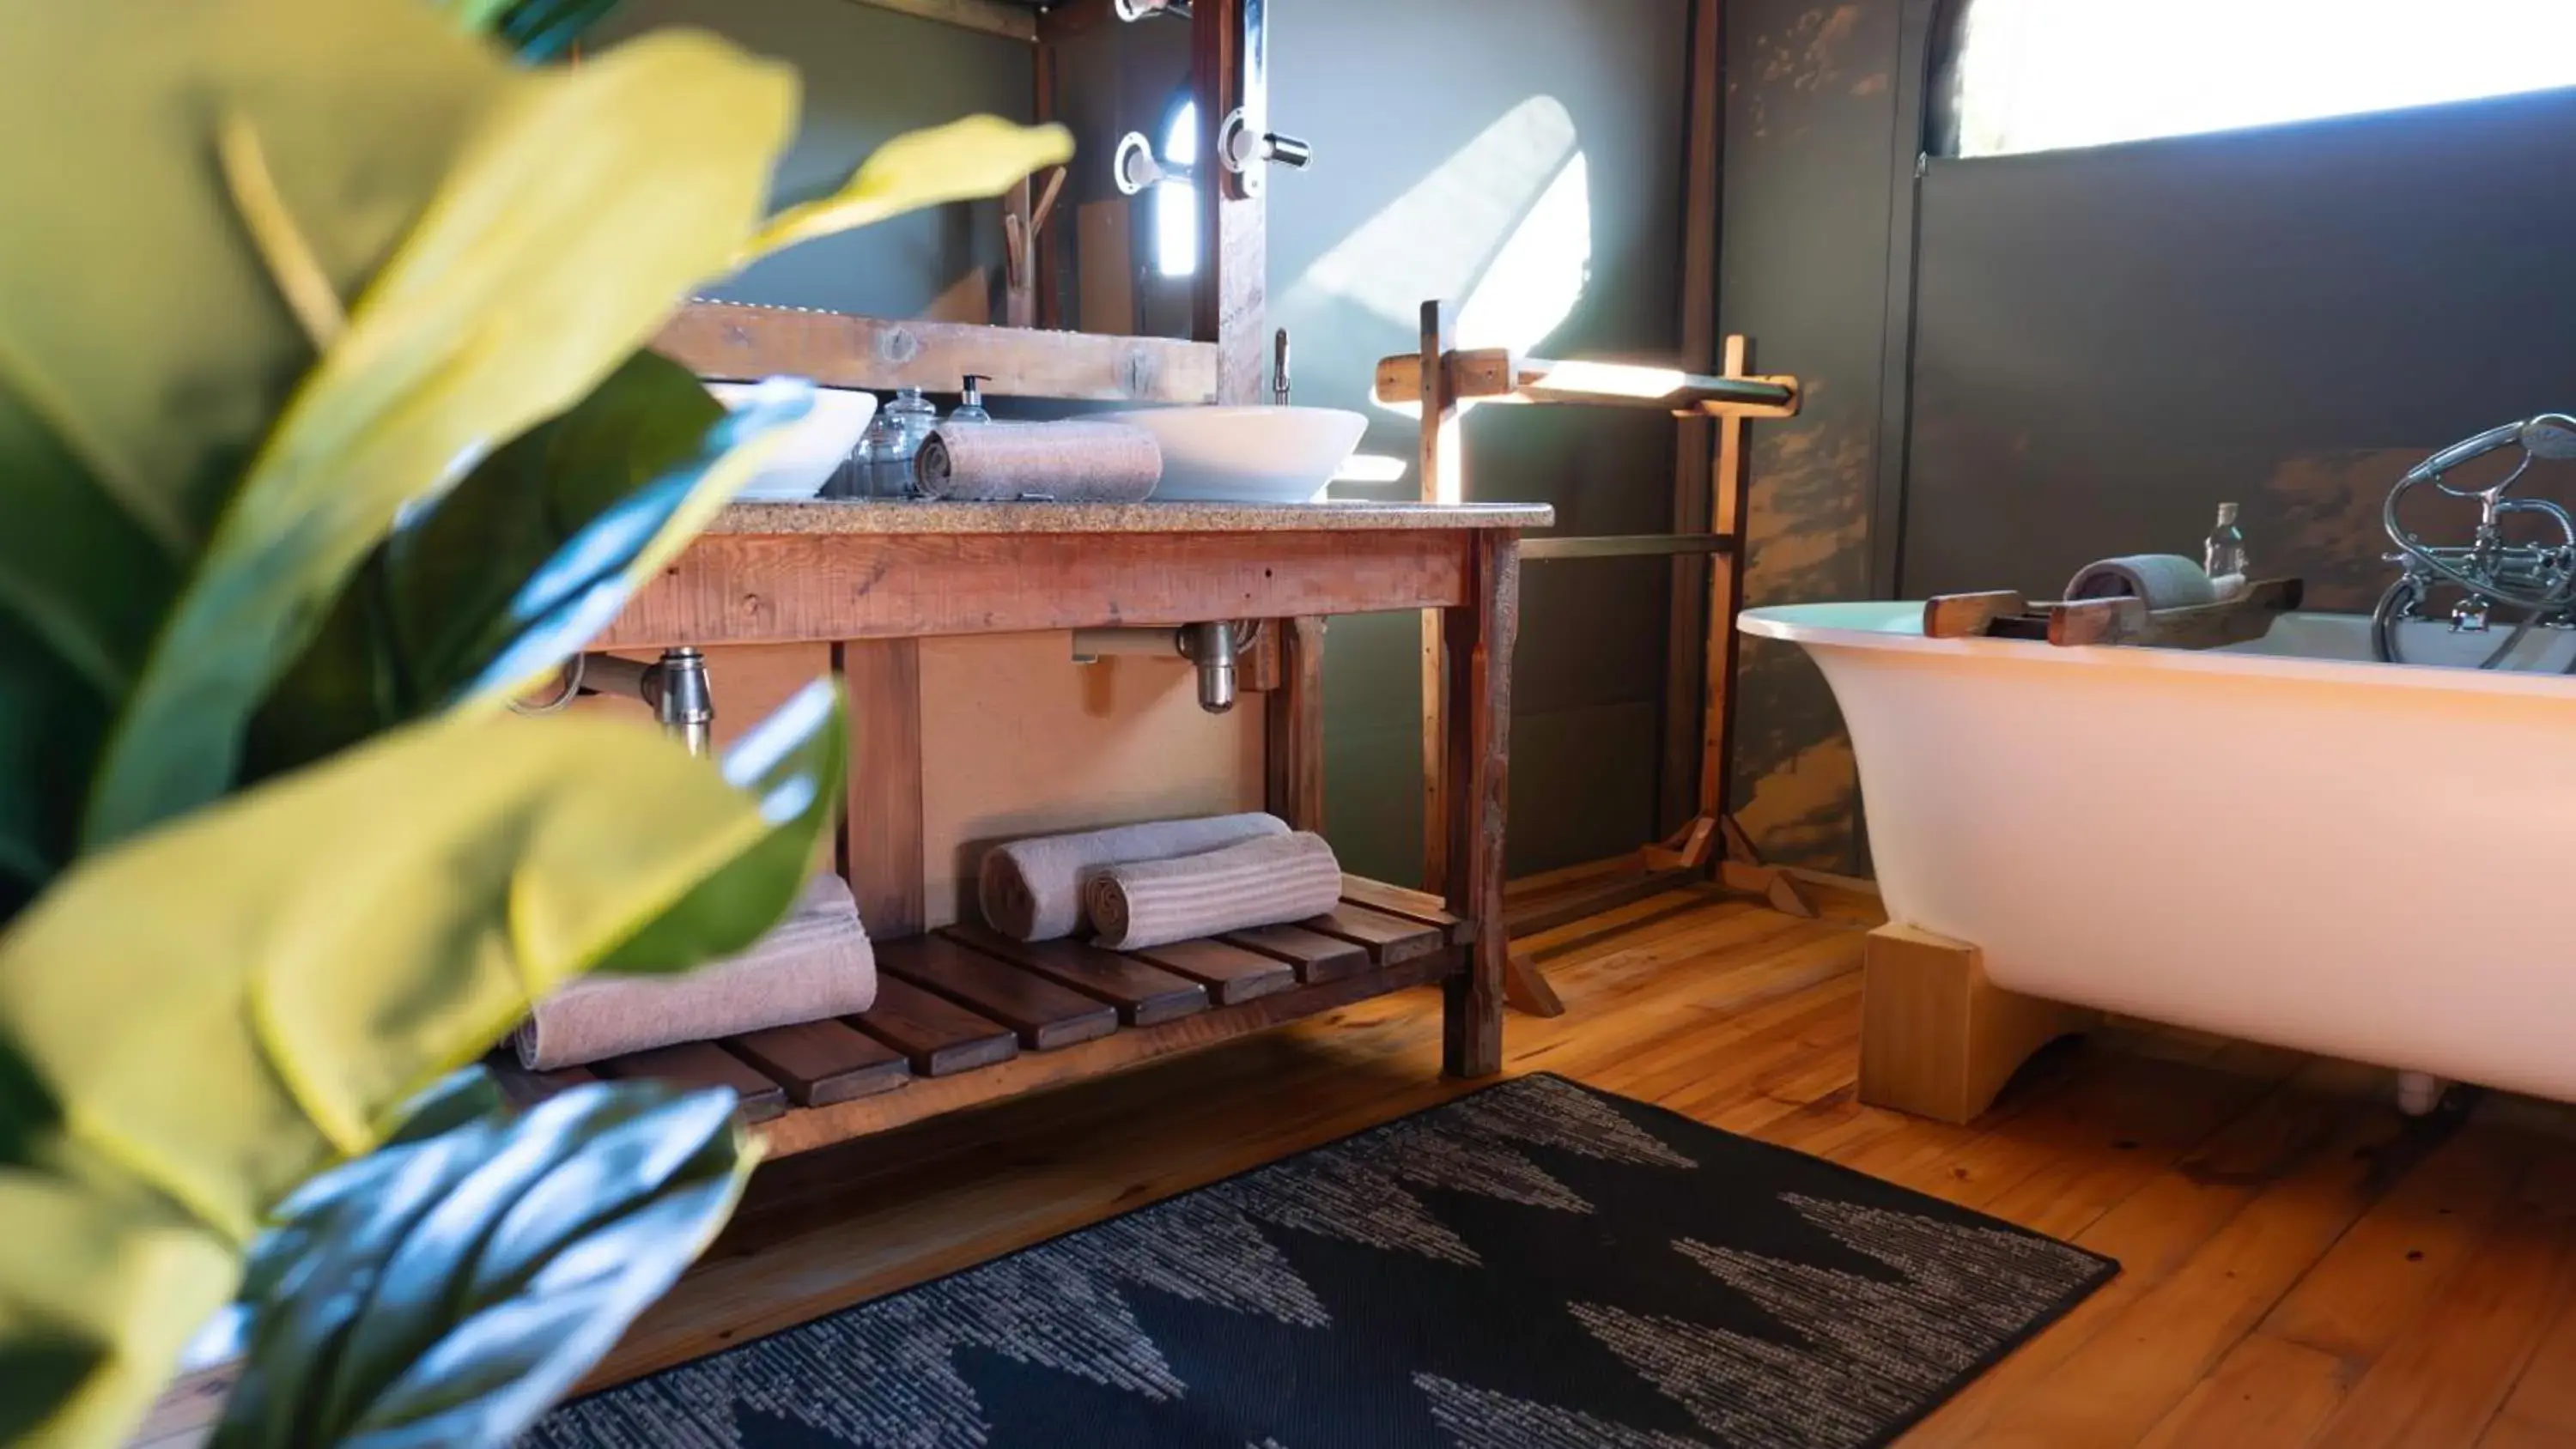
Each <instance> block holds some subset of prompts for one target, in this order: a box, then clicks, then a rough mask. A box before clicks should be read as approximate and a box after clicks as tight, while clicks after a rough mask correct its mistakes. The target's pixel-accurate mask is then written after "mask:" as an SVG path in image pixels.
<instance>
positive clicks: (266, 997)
mask: <svg viewBox="0 0 2576 1449" xmlns="http://www.w3.org/2000/svg"><path fill="white" fill-rule="evenodd" d="M606 8H607V6H606V5H605V4H599V3H587V0H515V3H508V4H490V3H480V0H436V3H424V0H194V3H191V4H189V5H184V6H167V5H158V4H149V3H145V0H83V3H80V4H61V3H58V0H0V34H6V35H8V36H9V42H8V44H7V45H6V46H0V133H5V134H7V135H9V136H10V137H11V138H12V143H11V145H10V146H8V147H6V148H0V216H6V217H8V218H9V222H8V224H7V225H5V226H0V506H5V517H6V525H5V527H0V1441H5V1442H9V1443H29V1444H40V1445H77V1446H107V1445H114V1444H116V1443H118V1442H120V1440H121V1439H122V1438H123V1437H124V1435H125V1434H126V1433H127V1432H128V1431H129V1430H130V1429H131V1428H132V1426H133V1425H134V1424H135V1423H136V1421H137V1420H138V1418H139V1416H140V1414H141V1412H142V1410H143V1408H144V1407H145V1406H146V1405H147V1404H148V1403H149V1401H150V1399H151V1397H152V1395H153V1394H154V1393H155V1392H156V1391H157V1390H158V1388H159V1387H160V1385H161V1384H162V1383H163V1382H164V1381H165V1380H166V1378H167V1377H168V1374H169V1372H170V1369H171V1366H172V1365H173V1363H174V1362H175V1360H176V1358H177V1355H178V1353H179V1351H180V1349H181V1347H182V1346H183V1344H184V1343H185V1342H186V1340H187V1339H188V1338H189V1336H190V1335H191V1334H192V1333H193V1332H194V1331H195V1330H196V1329H197V1328H198V1327H199V1326H200V1324H202V1323H203V1322H204V1321H205V1320H207V1318H208V1317H209V1316H210V1315H211V1314H213V1313H215V1312H216V1311H217V1310H218V1309H220V1308H222V1307H223V1306H224V1305H225V1304H227V1303H229V1302H232V1301H235V1300H236V1299H238V1300H239V1301H240V1303H241V1304H242V1305H243V1307H244V1308H245V1309H246V1310H247V1314H248V1318H247V1322H248V1330H247V1339H246V1342H247V1343H248V1345H249V1350H248V1355H247V1361H246V1369H245V1375H244V1378H243V1380H242V1384H241V1387H240V1389H239V1390H238V1391H237V1393H236V1394H235V1396H234V1399H233V1401H232V1403H231V1404H230V1406H229V1408H228V1413H227V1418H226V1420H225V1422H224V1425H223V1427H222V1429H221V1431H220V1434H219V1442H220V1443H223V1444H226V1445H243V1446H247V1445H296V1446H315V1445H333V1444H363V1445H370V1446H385V1449H390V1446H394V1445H471V1444H499V1443H505V1442H507V1441H508V1440H509V1439H510V1438H511V1437H512V1436H514V1435H515V1434H516V1433H517V1432H518V1430H519V1429H520V1428H522V1427H524V1425H525V1424H526V1423H527V1422H528V1421H529V1420H530V1419H532V1418H533V1417H534V1416H535V1415H536V1414H537V1413H539V1412H541V1411H542V1410H543V1409H544V1407H545V1406H546V1405H547V1404H548V1403H550V1402H551V1401H552V1400H553V1398H554V1397H556V1396H557V1395H559V1394H561V1393H562V1392H563V1391H565V1390H566V1389H567V1388H568V1387H569V1386H570V1385H571V1384H572V1383H573V1382H574V1381H575V1380H577V1379H578V1378H579V1376H580V1375H581V1373H582V1372H583V1371H584V1370H586V1369H587V1368H588V1366H589V1365H590V1364H591V1363H593V1362H595V1361H596V1360H597V1358H598V1357H599V1355H600V1354H602V1353H604V1352H605V1351H606V1349H607V1348H608V1347H609V1345H610V1344H611V1343H613V1342H614V1340H615V1338H616V1337H617V1335H618V1333H619V1332H620V1331H622V1329H623V1328H624V1326H625V1324H626V1323H627V1322H628V1321H629V1320H631V1318H632V1317H633V1316H634V1314H635V1313H637V1312H638V1311H640V1310H641V1309H642V1308H643V1306H644V1305H646V1304H647V1303H649V1302H651V1301H652V1299H653V1298H654V1297H656V1296H658V1295H659V1293H660V1292H661V1291H663V1289H664V1288H666V1287H667V1286H668V1285H669V1283H670V1281H671V1280H672V1279H673V1278H674V1277H675V1276H676V1275H677V1274H678V1272H679V1271H680V1269H681V1268H682V1267H683V1266H685V1264H686V1263H687V1261H688V1260H689V1259H690V1258H691V1257H693V1256H694V1255H695V1254H696V1253H697V1252H698V1251H699V1249H701V1248H702V1247H703V1246H704V1244H705V1243H706V1241H707V1240H708V1239H709V1238H710V1237H711V1236H712V1235H713V1233H714V1232H715V1230H716V1228H717V1227H718V1226H719V1225H720V1224H721V1223H722V1221H723V1219H724V1216H725V1214H726V1213H727V1212H728V1211H729V1210H730V1207H731V1204H732V1202H733V1200H734V1198H735V1196H736V1194H737V1193H738V1191H739V1188H740V1183H741V1180H742V1177H743V1175H744V1174H745V1173H747V1172H748V1170H749V1167H750V1164H751V1161H752V1158H753V1156H754V1153H753V1151H752V1149H751V1147H750V1145H749V1144H747V1143H746V1142H745V1141H744V1140H743V1139H742V1138H741V1137H740V1135H739V1134H738V1132H737V1130H736V1128H735V1127H734V1125H733V1123H732V1119H731V1116H730V1101H729V1098H728V1097H727V1096H726V1095H725V1094H722V1093H714V1094H704V1093H701V1094H683V1093H675V1092H672V1091H669V1090H667V1089H663V1088H658V1087H654V1086H650V1085H646V1084H626V1085H616V1086H605V1087H597V1088H586V1089H584V1090H582V1091H580V1092H576V1093H570V1094H566V1095H565V1096H563V1097H559V1098H556V1099H554V1100H552V1101H549V1102H547V1103H546V1104H544V1105H543V1106H540V1107H538V1108H535V1109H534V1110H532V1111H529V1112H528V1113H526V1114H525V1115H517V1114H513V1113H511V1112H509V1111H507V1110H506V1109H504V1108H503V1107H502V1105H501V1104H500V1102H499V1101H498V1098H497V1095H496V1094H495V1093H494V1092H493V1091H492V1089H491V1085H490V1082H489V1080H488V1078H484V1077H483V1076H482V1075H481V1074H480V1073H479V1072H475V1071H467V1072H465V1073H462V1074H458V1069H459V1068H461V1067H465V1066H466V1065H467V1064H469V1063H471V1062H473V1061H474V1060H475V1059H476V1058H477V1057H479V1056H480V1055H481V1054H482V1053H484V1052H485V1051H486V1050H488V1049H489V1048H490V1047H491V1046H492V1045H493V1044H494V1043H495V1042H496V1041H498V1040H499V1039H500V1037H501V1036H502V1035H503V1034H504V1033H505V1032H506V1031H507V1030H508V1029H509V1027H510V1026H511V1024H512V1023H513V1022H514V1021H515V1020H516V1019H517V1018H518V1017H519V1016H520V1015H522V1014H523V1013H524V1012H525V1011H526V1009H527V1007H528V1004H529V1002H530V1001H531V1000H532V999H533V998H535V997H537V996H539V995H542V994H543V993H545V992H546V991H548V990H551V989H553V988H554V987H556V986H558V985H560V984H561V983H562V982H564V981H566V980H568V979H570V978H572V977H573V976H576V975H578V974H579V973H581V972H583V971H585V970H588V969H591V968H592V967H594V966H600V965H606V966H609V967H611V968H613V969H618V970H626V971H669V970H681V969H686V968H687V967H689V966H691V965H694V964H696V962H698V961H700V960H703V959H706V958H708V957H710V956H713V955H717V954H722V953H726V952H730V951H736V950H740V949H742V948H743V947H745V946H748V945H749V944H750V943H751V942H753V941H754V940H756V939H757V938H758V937H759V935H760V934H761V933H762V932H763V931H764V930H766V929H767V928H768V927H769V926H770V925H771V924H772V923H773V922H774V921H775V919H776V918H777V917H778V915H779V914H780V913H781V912H782V911H784V910H785V908H786V907H787V905H788V904H789V902H790V901H791V900H792V899H793V898H794V897H795V895H796V893H797V891H798V889H799V888H800V886H801V884H802V881H803V877H804V875H805V872H806V871H807V870H808V869H809V868H810V867H811V864H812V862H813V860H814V858H815V854H816V848H817V844H818V842H819V841H820V840H822V839H823V838H824V837H825V836H826V835H827V833H828V831H829V828H830V825H831V822H832V817H833V810H834V805H833V802H834V801H835V800H836V799H837V798H838V797H839V795H840V784H839V782H840V776H841V772H842V770H843V768H844V754H845V749H846V743H845V730H844V727H843V725H842V721H841V718H840V708H839V701H838V698H837V695H836V693H835V692H834V690H833V689H832V687H831V686H830V685H829V684H828V683H826V682H819V681H818V682H817V684H816V685H814V686H813V687H811V688H810V689H809V690H808V691H807V692H806V693H805V694H804V695H801V696H799V697H798V698H797V699H796V700H795V701H794V702H792V703H791V704H789V705H788V706H787V707H786V708H785V709H783V710H782V711H781V712H780V714H779V715H778V716H777V717H775V718H773V719H772V720H770V721H769V722H768V723H766V724H764V725H762V726H761V727H759V728H758V729H756V730H754V731H752V732H751V733H750V734H749V735H748V736H746V737H745V738H744V739H743V740H742V741H741V742H740V743H739V744H738V745H737V746H736V747H735V748H734V750H733V751H732V752H731V753H730V754H729V755H728V757H727V758H726V759H725V761H724V762H723V763H722V765H721V766H720V767H719V766H712V765H709V764H708V763H706V762H704V761H700V760H695V759H692V758H690V757H689V756H688V755H687V754H685V753H684V752H683V751H681V750H680V749H678V748H677V747H676V746H674V745H672V744H670V743H668V742H666V741H664V740H663V739H661V738H660V737H659V736H658V735H657V734H655V733H654V732H652V731H651V730H650V729H649V728H646V727H644V726H642V725H640V724H627V723H622V722H610V721H602V720H599V719H591V718H555V719H545V720H532V719H521V718H517V717H514V716H511V715H509V714H507V713H506V712H505V710H504V706H505V704H506V702H507V700H508V699H509V698H510V697H511V695H512V694H513V693H514V692H516V691H517V690H518V689H519V688H521V687H523V686H524V685H525V684H526V683H527V682H528V681H530V680H531V679H534V678H536V677H538V676H541V675H543V674H544V673H546V672H547V671H549V670H551V669H552V668H553V667H555V666H556V665H557V664H559V663H560V662H561V661H562V660H563V659H565V658H566V657H568V656H569V655H570V654H572V653H574V652H576V651H578V650H579V649H580V648H581V647H582V645H583V644H584V643H585V642H586V641H587V640H588V639H589V638H590V637H591V636H592V635H593V634H594V633H596V631H597V630H598V629H599V628H600V627H602V626H603V625H605V624H606V623H607V622H608V621H609V620H610V619H611V618H613V617H614V616H615V615H616V613H617V612H618V610H619V609H620V608H621V607H622V606H623V604H624V602H625V600H626V599H627V597H628V596H629V595H630V594H631V592H632V591H633V589H634V588H635V587H636V586H637V584H638V583H639V582H640V581H641V580H643V579H644V578H647V577H649V576H651V574H652V573H653V572H655V571H656V570H657V569H659V568H660V567H661V566H662V565H663V564H664V563H666V562H667V561H668V560H669V559H670V558H671V557H672V556H673V555H674V554H675V553H676V552H677V551H678V550H679V549H680V548H681V547H683V546H685V544H686V543H687V541H688V540H689V538H690V537H691V536H693V535H694V534H695V532H696V531H697V530H698V529H699V528H701V527H703V526H704V524H705V523H706V521H707V520H708V519H709V518H710V517H711V516H712V515H713V514H714V512H715V511H716V510H717V509H719V508H721V507H722V506H723V504H724V501H725V500H726V499H727V498H728V497H729V496H730V495H731V493H732V491H733V489H734V488H735V487H737V486H738V485H739V483H740V482H741V480H742V479H743V478H744V477H746V476H748V474H749V472H750V470H751V469H752V468H753V467H754V466H755V465H756V464H757V462H758V461H759V457H760V452H761V449H762V447H763V445H764V443H765V442H767V441H770V440H772V435H773V434H774V433H775V431H776V430H777V429H778V428H779V427H780V426H782V425H783V424H785V423H787V422H790V421H793V420H794V419H795V418H796V417H797V416H799V415H800V414H801V413H802V411H803V410H804V407H805V406H806V400H807V398H808V397H809V396H810V393H809V392H807V391H805V390H803V389H801V387H799V386H798V385H789V384H782V385H779V386H777V387H774V388H773V389H771V390H770V391H769V392H768V393H767V394H766V395H765V396H764V398H763V400H762V401H761V402H759V403H758V404H756V405H754V406H752V407H750V408H747V409H745V410H744V411H742V412H738V413H733V414H730V415H729V414H727V413H726V412H725V411H724V410H723V409H722V408H720V407H719V406H718V405H717V404H716V403H714V402H713V401H712V400H711V399H710V398H709V397H708V396H707V394H706V393H705V391H704V389H702V388H700V387H699V386H698V384H697V382H696V380H695V379H694V378H692V377H691V376H690V375H689V374H688V373H687V372H686V371H685V370H683V369H681V368H679V367H678V366H676V365H675V364H672V363H670V362H667V361H665V360H663V359H661V358H659V357H657V356H655V355H654V354H652V353H650V352H648V351H644V350H642V349H643V347H644V345H645V343H646V342H647V341H649V339H650V338H651V336H652V335H653V333H654V332H655V330H656V329H657V328H658V326H659V325H660V323H661V322H662V320H663V319H664V317H665V316H667V314H668V313H669V311H670V309H671V307H672V306H673V304H674V303H675V302H676V301H677V300H679V299H680V298H682V297H684V296H686V295H687V294H688V292H689V290H690V289H691V288H693V287H694V286H696V285H698V284H700V283H702V282H704V281H705V280H707V279H709V278H712V277H716V276H720V275H722V274H724V273H725V272H727V271H729V270H731V269H733V268H735V267H738V266H740V265H741V264H742V263H744V262H745V261H748V260H750V259H752V258H754V257H756V256H758V255H759V254H760V253H761V252H762V250H763V249H765V248H769V247H774V246H779V245H787V244H792V243H793V242H795V241H798V240H802V239H804V238H807V237H810V236H815V235H821V234H823V233H825V232H829V231H833V230H838V229H842V228H846V227H848V226H853V225H863V224H865V223H867V222H869V221H873V220H876V219H879V218H881V217H883V216H886V215H891V214H893V213H895V212H897V211H901V210H904V209H908V208H909V207H913V206H919V205H924V204H929V203H933V202H939V201H947V200H954V199H960V198H963V197H967V196H972V195H983V194H989V193H990V192H992V191H995V190H998V189H1000V188H1001V187H1003V186H1006V185H1008V184H1009V183H1010V182H1011V181H1013V180H1015V179H1017V178H1018V177H1019V176H1021V175H1023V174H1025V173H1026V172H1028V171H1030V170H1032V169H1035V168H1036V167H1039V166H1042V165H1046V164H1050V163H1052V162H1054V161H1058V160H1061V159H1063V158H1064V156H1065V155H1066V154H1068V152H1069V150H1070V144H1069V142H1068V141H1067V140H1066V138H1065V137H1064V135H1063V133H1062V132H1061V131H1060V130H1056V129H1054V128H1043V129H1038V130H1025V129H1022V128H1019V127H1015V126H1011V125H1009V124H1007V123H1004V122H1000V121H996V120H993V119H991V118H974V119H970V120H968V121H964V122H960V123H958V124H957V125H956V126H953V127H947V128H942V129H941V130H938V131H933V132H927V133H923V134H921V135H918V136H913V137H906V138H903V139H902V140H899V141H897V142H895V143H893V144H891V145H889V146H888V147H887V148H886V149H885V150H884V151H883V152H881V153H880V154H879V156H878V157H876V158H874V159H872V160H871V161H870V162H869V164H868V165H867V166H865V167H862V168H861V170H860V172H859V173H858V175H856V176H855V177H853V178H852V181H851V183H850V185H849V187H848V188H847V189H846V190H845V191H844V192H843V193H842V194H841V195H840V196H838V197H835V198H828V199H826V200H824V201H821V202H816V203H810V204H808V205H805V206H800V207H797V208H793V209H792V210H791V211H789V212H787V213H782V214H781V215H780V216H778V217H776V218H764V217H763V215H762V212H763V199H764V192H765V187H766V184H767V180H768V177H769V174H770V170H771V166H772V164H773V162H774V161H775V159H776V156H777V154H778V152H779V151H780V149H781V148H782V147H783V145H784V144H785V142H786V139H787V137H788V134H789V132H790V129H791V126H792V122H793V113H794V110H795V100H796V97H795V83H794V79H793V77H792V75H791V74H789V73H788V72H786V71H784V70H783V69H782V68H780V67H778V66H776V65H774V64H770V63H767V62H763V61H759V60H755V59H753V58H751V57H749V56H746V55H744V54H742V53H740V52H738V51H736V50H734V49H733V48H731V47H730V46H727V45H725V44H723V43H722V42H720V41H717V40H715V39H713V38H710V37H707V36H703V35H697V34H691V33H668V34H659V35H654V36H649V37H646V38H643V39H640V40H636V41H633V42H630V43H628V44H625V45H622V46H619V47H616V48H614V49H610V50H607V51H604V52H599V53H595V54H592V55H590V56H587V57H585V58H584V60H583V62H582V64H580V65H579V66H578V67H577V68H571V69H565V68H560V67H551V66H545V65H540V64H531V63H530V62H534V61H541V60H542V59H544V58H545V57H546V56H548V55H551V54H554V53H556V52H559V51H560V50H561V49H563V47H564V45H565V44H566V43H567V42H568V40H569V38H570V37H571V36H572V35H574V34H577V33H578V29H579V26H580V25H581V24H584V23H587V21H588V20H590V19H594V18H596V17H597V15H598V14H599V13H600V12H602V11H604V10H605V9H606ZM496 36H497V39H496V38H495V37H496ZM505 42H506V44H505ZM511 46H516V47H517V48H518V50H519V52H520V53H519V54H516V55H514V54H513V52H512V49H511V48H510V47H511ZM638 800H649V801H650V802H651V804H650V807H649V808H643V809H639V808H636V806H635V805H634V804H633V803H632V802H635V801H638ZM451 1074H456V1075H451ZM425 1094H426V1095H425ZM388 1143H390V1144H392V1145H387V1144H388Z"/></svg>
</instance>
